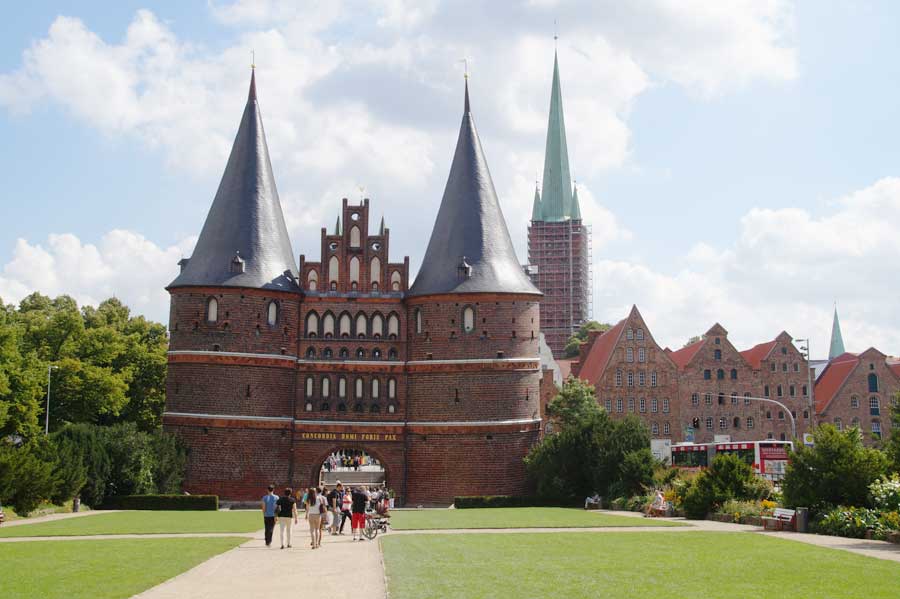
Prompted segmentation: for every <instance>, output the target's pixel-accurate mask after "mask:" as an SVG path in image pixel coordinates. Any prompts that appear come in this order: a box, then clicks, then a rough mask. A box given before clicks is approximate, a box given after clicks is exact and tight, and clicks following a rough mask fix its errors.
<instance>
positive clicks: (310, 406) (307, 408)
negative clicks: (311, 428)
mask: <svg viewBox="0 0 900 599" xmlns="http://www.w3.org/2000/svg"><path fill="white" fill-rule="evenodd" d="M304 409H305V410H306V411H307V412H312V411H313V405H312V402H311V401H308V402H306V406H304Z"/></svg>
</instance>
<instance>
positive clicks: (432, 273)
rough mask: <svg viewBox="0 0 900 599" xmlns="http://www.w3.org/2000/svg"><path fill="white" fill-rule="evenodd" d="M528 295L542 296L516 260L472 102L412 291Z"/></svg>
mask: <svg viewBox="0 0 900 599" xmlns="http://www.w3.org/2000/svg"><path fill="white" fill-rule="evenodd" d="M443 293H528V294H534V295H540V294H541V292H540V291H539V290H538V289H537V287H535V286H534V285H533V284H532V283H531V281H530V280H529V279H528V276H527V275H526V274H525V271H524V270H523V269H522V266H521V265H520V264H519V261H518V259H517V258H516V252H515V250H514V249H513V245H512V241H511V240H510V238H509V231H508V230H507V228H506V221H505V220H504V218H503V212H502V211H501V210H500V202H499V201H498V199H497V192H496V191H495V190H494V183H493V181H492V180H491V173H490V170H489V169H488V165H487V161H486V160H485V158H484V152H483V150H482V148H481V141H480V140H479V139H478V132H477V131H476V130H475V122H474V120H473V119H472V114H471V110H470V106H469V84H468V81H466V89H465V104H464V114H463V118H462V124H461V125H460V128H459V139H458V140H457V142H456V153H455V154H454V156H453V164H452V166H451V167H450V176H449V177H448V178H447V186H446V188H445V189H444V197H443V198H442V199H441V207H440V209H439V210H438V215H437V219H436V220H435V223H434V228H433V229H432V231H431V239H430V240H429V242H428V249H427V250H426V251H425V257H424V259H423V260H422V266H421V268H420V269H419V274H418V275H417V276H416V281H415V283H413V286H412V288H411V289H410V290H409V293H408V294H407V295H409V296H422V295H435V294H443Z"/></svg>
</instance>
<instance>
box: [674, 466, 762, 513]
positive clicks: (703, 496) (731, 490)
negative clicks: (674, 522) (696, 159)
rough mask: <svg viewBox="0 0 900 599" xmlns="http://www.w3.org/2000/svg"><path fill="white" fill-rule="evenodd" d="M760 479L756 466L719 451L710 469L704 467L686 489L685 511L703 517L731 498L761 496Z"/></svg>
mask: <svg viewBox="0 0 900 599" xmlns="http://www.w3.org/2000/svg"><path fill="white" fill-rule="evenodd" d="M758 480H761V479H759V477H757V476H756V474H755V473H754V472H753V469H752V468H751V467H750V466H749V465H748V464H747V463H746V462H744V461H743V460H742V459H741V458H739V457H738V456H736V455H733V454H719V455H717V456H716V457H715V458H714V459H713V461H712V464H710V465H709V468H708V469H707V470H704V471H702V472H701V473H700V474H698V475H697V477H696V478H695V479H694V480H693V482H692V483H691V487H690V488H689V489H688V491H687V493H685V497H684V513H685V515H686V516H687V517H688V518H691V519H694V520H702V519H703V518H705V517H706V514H708V513H709V512H711V511H713V509H714V508H715V507H716V506H719V505H721V504H723V503H725V502H726V501H728V500H729V499H761V497H759V496H758V495H759V489H760V488H761V486H762V485H760V484H759V483H758V482H757V481H758Z"/></svg>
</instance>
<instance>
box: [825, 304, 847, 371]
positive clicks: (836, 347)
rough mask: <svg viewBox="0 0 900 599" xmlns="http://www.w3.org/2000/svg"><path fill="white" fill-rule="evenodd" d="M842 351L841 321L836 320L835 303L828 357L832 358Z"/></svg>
mask: <svg viewBox="0 0 900 599" xmlns="http://www.w3.org/2000/svg"><path fill="white" fill-rule="evenodd" d="M843 353H844V337H843V335H841V322H840V321H839V320H838V313H837V304H835V306H834V320H832V322H831V345H830V346H829V348H828V359H829V360H833V359H835V358H837V357H838V356H840V355H841V354H843Z"/></svg>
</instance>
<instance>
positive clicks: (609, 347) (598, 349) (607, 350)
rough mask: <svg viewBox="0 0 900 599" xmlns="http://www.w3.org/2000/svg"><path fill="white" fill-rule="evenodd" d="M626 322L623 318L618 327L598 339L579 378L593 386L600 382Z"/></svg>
mask: <svg viewBox="0 0 900 599" xmlns="http://www.w3.org/2000/svg"><path fill="white" fill-rule="evenodd" d="M626 320H628V319H627V318H623V319H622V320H620V321H619V322H618V324H616V326H614V327H613V328H611V329H609V330H608V331H606V332H605V333H603V334H602V335H600V336H599V337H597V339H596V340H595V341H594V344H593V345H592V346H591V349H590V351H589V352H588V354H587V356H585V359H584V362H583V363H582V365H581V370H579V371H578V378H580V379H583V380H585V381H587V382H589V383H591V384H595V383H596V382H597V381H598V380H600V377H601V376H602V375H603V371H604V370H606V365H607V364H608V363H609V357H610V356H611V355H612V353H613V349H615V347H616V342H617V341H618V340H619V337H620V336H621V335H622V329H624V328H625V321H626Z"/></svg>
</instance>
